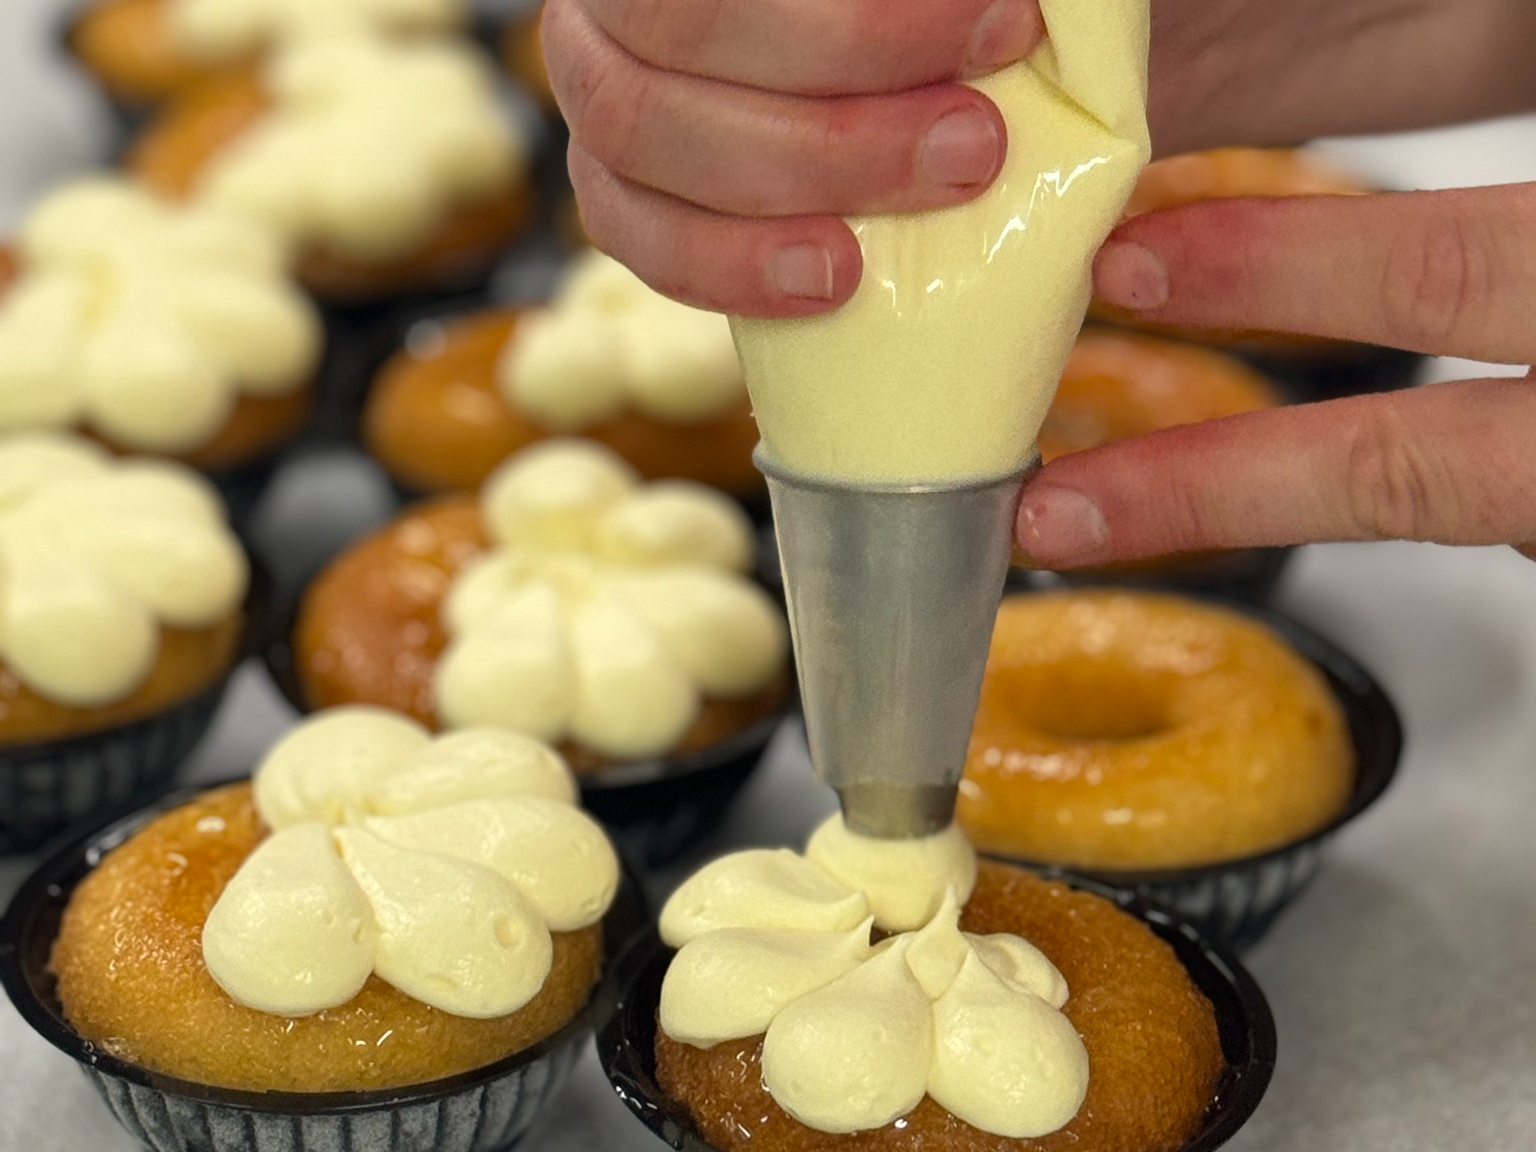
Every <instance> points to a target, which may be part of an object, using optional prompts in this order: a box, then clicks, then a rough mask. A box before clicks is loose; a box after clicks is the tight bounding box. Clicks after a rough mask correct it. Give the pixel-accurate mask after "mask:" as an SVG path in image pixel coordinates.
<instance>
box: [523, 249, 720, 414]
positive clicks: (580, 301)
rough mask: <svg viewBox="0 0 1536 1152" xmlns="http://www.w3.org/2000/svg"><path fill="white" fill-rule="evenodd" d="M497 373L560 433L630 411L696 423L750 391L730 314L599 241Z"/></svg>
mask: <svg viewBox="0 0 1536 1152" xmlns="http://www.w3.org/2000/svg"><path fill="white" fill-rule="evenodd" d="M496 372H497V382H498V384H499V386H500V388H501V392H502V395H503V396H505V397H506V399H507V401H508V402H509V403H510V404H511V405H512V406H513V407H515V408H517V409H518V410H519V411H521V412H525V413H527V414H528V415H529V416H531V417H532V418H533V419H535V420H537V421H538V422H539V423H540V424H542V425H543V426H544V427H546V428H549V429H552V430H554V431H557V432H570V431H575V430H577V429H581V428H588V427H591V426H592V425H594V424H600V423H602V422H603V421H604V420H608V419H611V418H613V417H614V416H617V415H619V414H620V413H621V412H624V411H627V410H628V411H635V412H639V413H641V414H643V415H646V416H651V417H654V418H655V419H657V420H661V421H665V422H667V423H673V424H690V423H696V422H699V421H703V420H709V419H711V418H713V417H715V416H718V415H720V414H721V413H722V412H724V411H726V410H728V409H729V408H730V407H731V406H732V405H734V404H736V403H737V402H738V401H739V400H740V399H741V396H742V394H743V393H744V392H745V390H746V385H745V383H744V382H743V380H742V375H741V365H740V363H739V362H738V361H737V359H736V345H735V343H734V342H733V341H732V339H731V327H730V323H729V322H728V321H727V320H726V318H725V317H724V316H721V315H718V314H717V313H714V312H703V311H700V310H699V309H697V308H690V307H688V306H687V305H685V304H679V303H677V302H676V301H675V300H669V299H668V298H667V297H665V296H663V295H661V293H659V292H656V291H654V290H652V289H651V288H650V287H649V286H647V285H646V284H645V282H644V281H642V280H641V279H640V278H639V277H638V276H636V275H635V274H634V273H633V272H631V271H630V270H629V269H628V268H626V267H624V265H622V264H620V263H619V262H618V261H617V260H614V259H613V258H611V257H609V256H605V255H603V254H602V253H601V252H598V251H597V250H596V249H588V250H587V251H586V252H585V253H583V254H582V255H581V256H580V257H578V258H577V260H576V262H575V264H574V266H573V267H572V269H571V271H570V273H569V275H568V276H567V278H566V280H565V282H564V283H563V284H562V286H561V288H560V291H559V292H558V293H557V294H556V295H555V297H554V299H553V300H551V301H550V304H549V306H548V307H547V308H545V309H541V310H539V311H536V312H534V313H532V314H530V315H528V316H526V317H525V318H524V319H523V320H522V321H521V322H520V323H519V324H518V326H517V328H516V329H515V330H514V332H513V334H512V338H511V339H510V340H509V341H508V342H507V344H506V347H505V348H504V349H503V351H502V354H501V359H500V360H499V361H498V363H497V367H496Z"/></svg>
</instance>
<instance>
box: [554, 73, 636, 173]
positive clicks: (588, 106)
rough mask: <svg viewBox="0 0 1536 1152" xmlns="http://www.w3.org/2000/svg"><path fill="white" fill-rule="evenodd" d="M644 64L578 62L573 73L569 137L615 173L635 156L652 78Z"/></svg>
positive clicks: (631, 167)
mask: <svg viewBox="0 0 1536 1152" xmlns="http://www.w3.org/2000/svg"><path fill="white" fill-rule="evenodd" d="M647 71H648V70H647V69H646V68H645V67H644V66H635V65H633V64H631V63H630V62H628V61H624V60H619V59H608V60H598V61H592V60H588V61H585V62H584V66H583V67H582V68H581V69H579V72H578V75H577V77H576V85H575V87H576V92H575V93H574V101H573V108H572V109H571V111H570V112H569V113H568V114H567V115H568V120H569V123H570V126H571V136H572V137H573V138H574V139H579V140H580V141H581V143H582V145H583V146H584V147H585V148H586V149H587V150H588V151H590V152H591V153H592V155H593V156H595V157H597V158H598V159H599V160H601V161H602V162H603V163H604V165H606V166H607V167H609V168H611V169H612V170H613V171H615V172H620V173H624V174H629V173H632V172H633V171H634V168H635V164H636V161H637V150H638V148H639V141H640V140H641V139H642V128H643V125H644V123H645V121H646V119H647V117H649V116H650V115H651V110H652V106H653V103H654V89H655V83H654V80H653V79H652V77H650V76H649V75H647Z"/></svg>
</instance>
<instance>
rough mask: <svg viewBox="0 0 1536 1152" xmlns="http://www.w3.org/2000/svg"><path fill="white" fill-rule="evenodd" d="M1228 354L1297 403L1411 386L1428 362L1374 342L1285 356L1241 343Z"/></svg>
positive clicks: (1303, 350) (1425, 358)
mask: <svg viewBox="0 0 1536 1152" xmlns="http://www.w3.org/2000/svg"><path fill="white" fill-rule="evenodd" d="M1230 351H1231V352H1232V354H1233V355H1235V356H1236V357H1237V358H1238V359H1240V360H1242V361H1244V362H1246V363H1247V364H1249V365H1251V366H1252V367H1254V368H1257V369H1258V370H1259V371H1261V372H1263V373H1264V374H1265V375H1267V376H1269V377H1270V378H1272V379H1273V380H1275V381H1277V382H1278V383H1279V384H1280V386H1281V388H1282V389H1284V391H1285V392H1286V393H1287V394H1288V395H1289V396H1290V397H1291V399H1292V400H1293V401H1295V402H1297V403H1302V404H1305V403H1310V402H1312V401H1316V400H1337V399H1339V398H1340V397H1343V396H1362V395H1366V394H1369V393H1374V392H1391V391H1395V390H1396V389H1399V388H1408V387H1411V386H1412V385H1413V384H1415V383H1416V382H1417V381H1418V378H1419V373H1420V372H1421V371H1422V369H1423V367H1424V364H1425V362H1426V361H1427V359H1428V357H1426V356H1423V355H1421V354H1420V353H1418V352H1405V351H1403V350H1402V349H1400V348H1383V347H1380V346H1378V345H1375V344H1336V345H1329V346H1326V347H1324V348H1320V349H1315V350H1314V349H1298V350H1297V351H1295V352H1294V353H1290V354H1287V353H1283V352H1279V351H1275V350H1273V349H1270V348H1263V347H1245V346H1243V345H1239V346H1237V347H1236V348H1233V349H1230Z"/></svg>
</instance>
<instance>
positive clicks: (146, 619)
mask: <svg viewBox="0 0 1536 1152" xmlns="http://www.w3.org/2000/svg"><path fill="white" fill-rule="evenodd" d="M0 570H3V571H4V573H5V580H4V582H3V584H0V851H18V850H23V849H26V848H31V847H35V846H36V845H37V844H39V843H41V842H42V841H43V840H45V839H47V838H48V837H49V836H51V835H52V834H54V833H56V832H58V831H59V830H60V829H61V828H63V827H64V826H66V825H67V824H69V823H71V822H72V821H74V820H78V819H81V818H83V817H85V816H87V815H89V814H90V813H92V812H95V811H99V810H101V809H103V808H107V807H111V806H112V805H115V804H121V803H123V802H125V801H127V800H129V799H131V798H133V797H135V796H137V795H139V794H141V793H143V792H145V791H147V790H149V789H150V788H153V787H154V786H156V785H157V784H160V783H163V782H164V780H166V779H167V778H168V777H169V776H170V775H171V774H173V773H174V772H175V770H176V769H177V768H178V767H179V766H180V764H181V762H182V760H183V759H184V758H185V757H186V755H187V753H188V752H190V751H191V748H192V746H193V745H195V744H196V742H197V740H198V739H199V738H200V737H201V735H202V733H203V732H204V731H205V730H206V728H207V726H208V724H209V723H210V722H211V721H212V719H213V713H214V711H215V709H216V708H217V706H218V703H219V701H220V699H221V698H222V695H223V689H224V683H225V680H226V678H227V676H228V674H229V672H230V671H231V670H232V669H233V667H234V666H235V664H237V663H238V662H239V660H240V658H241V657H242V656H243V655H244V654H245V643H244V638H245V630H246V626H247V620H246V615H245V612H244V611H243V609H242V604H243V602H244V601H245V598H246V591H247V584H248V582H249V579H250V573H249V571H248V568H247V563H246V558H245V553H244V552H243V551H242V549H241V547H240V544H239V542H238V541H237V540H236V539H235V537H234V535H233V534H232V533H231V531H230V530H229V528H228V527H227V526H226V524H225V520H224V511H223V508H222V506H221V505H220V503H219V500H218V497H217V496H216V495H215V493H214V491H213V490H212V488H211V487H210V486H209V485H208V484H207V482H206V481H204V480H202V479H201V478H200V477H199V476H198V475H197V474H196V473H194V472H192V471H190V470H189V469H187V468H184V467H182V466H180V465H177V464H173V463H170V462H166V461H157V460H149V459H142V458H131V459H121V460H116V459H113V458H112V457H110V456H109V455H108V454H107V453H106V451H105V450H104V449H102V448H101V447H100V446H99V445H98V444H95V443H92V442H90V441H87V440H83V439H80V438H78V437H74V436H66V435H59V434H53V433H22V434H17V435H13V436H9V437H4V438H0Z"/></svg>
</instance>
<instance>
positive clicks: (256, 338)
mask: <svg viewBox="0 0 1536 1152" xmlns="http://www.w3.org/2000/svg"><path fill="white" fill-rule="evenodd" d="M6 263H7V264H8V266H9V269H10V271H9V275H8V276H4V277H0V435H5V434H9V433H14V432H20V431H29V430H41V429H58V430H75V431H80V432H83V433H85V434H87V435H90V436H93V437H96V438H98V439H99V440H101V441H102V442H103V443H104V444H107V445H108V446H110V447H111V448H113V449H114V450H116V451H124V452H141V453H142V452H149V453H155V454H160V455H166V456H170V457H174V458H176V459H178V460H181V461H182V462H184V463H186V464H188V465H191V466H193V467H195V468H198V469H199V470H201V471H203V472H205V473H207V474H208V475H209V476H211V477H213V478H214V479H215V480H216V482H218V483H219V485H220V487H221V489H222V490H223V491H224V493H225V495H226V498H227V499H228V500H229V501H230V504H231V511H232V514H233V515H235V516H236V518H237V519H238V518H241V517H243V516H244V514H245V513H246V512H248V511H249V509H250V506H251V505H252V504H254V502H255V499H256V497H257V496H258V495H259V493H260V490H261V487H262V486H263V484H264V482H265V480H266V479H267V478H269V477H270V474H271V471H272V470H273V468H274V467H275V462H276V455H277V452H278V451H279V449H281V448H282V447H283V446H284V445H285V444H287V443H289V442H290V441H292V440H293V439H294V438H295V436H297V435H298V433H299V432H300V431H301V429H302V428H303V426H304V423H305V420H306V419H307V417H308V415H309V412H310V409H311V407H312V406H313V404H314V399H315V386H316V379H317V373H318V371H319V368H320V363H321V351H322V334H321V324H320V320H319V317H318V315H317V314H316V312H315V309H314V308H313V306H312V305H311V304H310V303H309V301H308V299H307V298H306V297H305V296H304V294H303V293H301V292H300V291H299V290H298V289H297V287H296V286H295V285H294V284H293V283H292V282H291V281H290V280H289V279H288V277H287V275H286V273H285V271H284V268H285V261H284V253H283V248H282V245H281V244H280V243H278V242H277V241H276V239H275V238H274V237H273V236H272V235H271V233H270V232H268V231H267V230H265V229H263V228H260V227H258V226H255V225H252V224H251V223H249V222H248V221H246V220H243V219H241V218H239V217H238V216H234V215H231V214H229V213H225V212H222V211H219V210H217V209H214V208H211V207H207V206H191V207H187V206H179V205H175V204H171V203H168V202H166V201H163V200H160V199H158V198H156V197H155V196H153V195H152V194H150V193H148V192H146V191H144V190H143V189H141V188H138V187H135V186H134V185H132V184H129V183H128V182H126V181H122V180H118V179H115V178H110V177H95V178H86V179H83V180H80V181H77V182H75V183H72V184H67V185H64V186H63V187H61V188H59V189H57V190H56V191H54V192H52V193H50V194H49V195H47V196H45V197H43V199H42V200H41V201H40V202H39V203H38V204H37V205H36V206H35V207H34V208H33V210H32V211H31V212H30V213H29V214H28V216H27V218H26V219H25V220H24V222H23V223H22V225H21V228H20V230H19V231H18V233H17V235H16V237H15V238H14V240H13V242H12V243H11V244H10V245H9V247H8V249H7V260H6Z"/></svg>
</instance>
